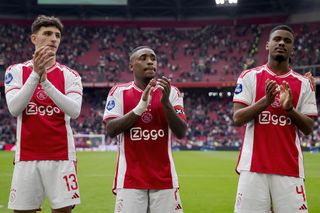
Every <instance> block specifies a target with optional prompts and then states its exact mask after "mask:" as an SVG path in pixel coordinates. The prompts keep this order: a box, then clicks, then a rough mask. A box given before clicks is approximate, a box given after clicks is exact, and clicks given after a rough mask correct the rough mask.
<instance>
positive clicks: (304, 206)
mask: <svg viewBox="0 0 320 213" xmlns="http://www.w3.org/2000/svg"><path fill="white" fill-rule="evenodd" d="M307 209H308V208H307V206H306V205H305V204H303V205H302V206H301V207H300V208H299V210H307Z"/></svg>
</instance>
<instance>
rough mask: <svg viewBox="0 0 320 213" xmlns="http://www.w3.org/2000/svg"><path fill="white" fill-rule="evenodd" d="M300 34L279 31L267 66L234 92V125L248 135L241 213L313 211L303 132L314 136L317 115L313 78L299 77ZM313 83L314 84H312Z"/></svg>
mask: <svg viewBox="0 0 320 213" xmlns="http://www.w3.org/2000/svg"><path fill="white" fill-rule="evenodd" d="M293 45H294V33H293V30H292V29H291V28H290V27H289V26H286V25H280V26H276V27H275V28H273V29H272V30H271V32H270V36H269V40H268V41H267V43H266V50H267V51H268V62H267V64H265V65H263V66H260V67H256V68H253V69H250V70H246V71H243V72H242V73H241V75H240V77H239V78H238V82H237V87H236V89H235V92H234V98H233V102H234V107H233V109H234V115H233V119H234V123H235V124H236V125H239V126H241V125H245V126H246V131H245V135H244V139H243V144H242V147H241V152H240V155H239V160H238V164H237V172H238V173H240V177H239V183H238V191H237V198H236V203H235V212H237V213H251V212H252V213H265V212H269V210H270V207H271V206H272V207H273V210H274V212H275V213H294V212H297V213H298V212H308V206H307V199H306V192H305V187H304V167H303V155H302V150H301V141H300V138H299V132H302V133H303V134H306V135H307V134H310V133H311V132H312V128H313V126H314V120H313V118H314V117H315V116H317V114H318V112H317V106H316V98H315V88H314V85H313V83H312V81H311V80H312V77H310V76H307V77H305V76H302V75H300V74H298V73H296V72H294V71H293V70H292V69H291V67H290V64H289V58H290V56H291V54H292V53H293V51H294V46H293ZM310 78H311V80H310Z"/></svg>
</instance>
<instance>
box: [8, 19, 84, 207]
mask: <svg viewBox="0 0 320 213" xmlns="http://www.w3.org/2000/svg"><path fill="white" fill-rule="evenodd" d="M62 30H63V25H62V24H61V22H60V20H59V19H58V18H56V17H48V16H43V15H41V16H38V17H37V18H36V19H35V20H34V22H33V23H32V26H31V33H32V34H31V42H32V43H33V44H34V46H35V52H34V54H33V58H32V60H29V61H27V62H24V63H21V64H15V65H12V66H10V67H9V68H8V69H7V70H6V75H5V93H6V100H7V104H8V109H9V111H10V113H11V114H12V115H13V116H15V117H17V141H16V153H15V165H14V172H13V177H12V184H11V190H10V197H9V203H8V208H9V209H14V212H15V213H18V212H24V213H34V212H36V210H37V209H39V208H40V206H41V204H42V203H43V200H44V198H45V196H47V197H48V200H49V202H50V204H51V208H52V212H53V213H69V212H71V209H72V206H73V205H76V204H79V203H80V194H79V188H78V180H77V174H76V153H75V144H74V140H73V134H72V130H71V127H70V118H73V119H74V118H77V117H78V115H79V114H80V110H81V102H82V84H81V78H80V76H79V75H78V73H77V72H75V71H74V70H72V69H70V68H68V67H66V66H64V65H62V64H59V63H58V62H56V52H57V50H58V47H59V44H60V41H61V33H62Z"/></svg>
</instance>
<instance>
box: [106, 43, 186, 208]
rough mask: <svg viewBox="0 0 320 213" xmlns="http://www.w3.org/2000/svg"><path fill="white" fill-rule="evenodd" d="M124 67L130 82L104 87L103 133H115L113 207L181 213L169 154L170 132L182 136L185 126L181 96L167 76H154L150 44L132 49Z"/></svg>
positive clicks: (113, 135)
mask: <svg viewBox="0 0 320 213" xmlns="http://www.w3.org/2000/svg"><path fill="white" fill-rule="evenodd" d="M129 68H130V70H131V71H132V72H133V77H134V81H132V82H129V83H126V84H119V85H116V86H114V87H113V88H112V89H111V90H110V91H109V94H108V98H107V102H106V108H105V112H104V118H103V119H104V121H105V122H106V124H107V133H108V134H109V135H110V136H111V137H115V136H117V137H118V147H119V151H118V162H117V169H116V176H115V180H114V188H113V192H114V193H116V195H117V198H116V206H115V211H114V212H117V213H147V212H152V213H163V212H166V213H178V212H183V209H182V205H181V201H180V196H179V191H178V189H179V185H178V177H177V173H176V170H175V166H174V162H173V157H172V153H171V145H172V138H173V135H175V136H176V137H177V138H182V137H184V135H185V133H186V129H187V124H186V117H185V114H184V109H183V98H182V96H181V93H180V92H179V90H178V89H177V88H176V87H174V86H172V85H171V82H170V79H168V78H166V77H162V78H159V79H157V80H156V79H155V78H156V71H157V56H156V54H155V52H154V51H153V50H152V49H151V48H150V47H147V46H141V47H138V48H136V49H134V50H133V51H132V52H131V54H130V65H129Z"/></svg>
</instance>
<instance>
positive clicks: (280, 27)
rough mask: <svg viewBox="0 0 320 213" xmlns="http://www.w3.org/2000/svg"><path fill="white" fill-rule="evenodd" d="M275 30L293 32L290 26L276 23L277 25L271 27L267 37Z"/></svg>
mask: <svg viewBox="0 0 320 213" xmlns="http://www.w3.org/2000/svg"><path fill="white" fill-rule="evenodd" d="M277 30H285V31H288V32H290V33H291V34H292V35H293V34H294V32H293V30H292V28H291V27H289V26H288V25H284V24H282V25H278V26H275V27H274V28H272V30H271V31H270V34H269V37H270V35H271V34H272V33H273V32H274V31H277Z"/></svg>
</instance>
